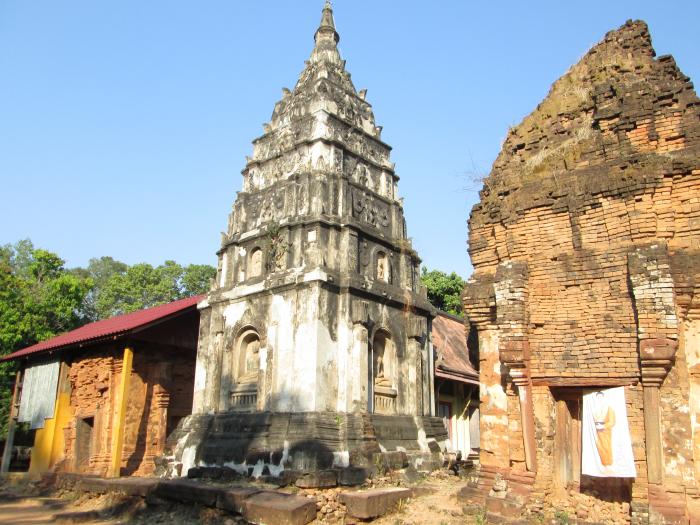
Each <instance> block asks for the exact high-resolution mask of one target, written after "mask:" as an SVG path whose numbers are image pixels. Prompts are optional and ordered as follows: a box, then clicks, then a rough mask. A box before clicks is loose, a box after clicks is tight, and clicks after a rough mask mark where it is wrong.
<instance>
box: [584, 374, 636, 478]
mask: <svg viewBox="0 0 700 525" xmlns="http://www.w3.org/2000/svg"><path fill="white" fill-rule="evenodd" d="M581 440H582V442H583V443H582V444H581V448H582V451H581V474H584V475H586V476H596V477H600V478H613V477H614V478H634V477H635V476H636V475H637V471H636V469H635V467H634V455H633V454H632V439H631V438H630V430H629V425H628V424H627V406H626V404H625V387H617V388H606V389H602V390H591V391H588V392H584V394H583V419H582V421H581Z"/></svg>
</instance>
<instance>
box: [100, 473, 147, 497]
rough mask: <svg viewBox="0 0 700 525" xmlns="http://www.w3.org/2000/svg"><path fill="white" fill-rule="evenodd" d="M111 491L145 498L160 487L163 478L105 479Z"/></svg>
mask: <svg viewBox="0 0 700 525" xmlns="http://www.w3.org/2000/svg"><path fill="white" fill-rule="evenodd" d="M104 481H106V482H107V486H108V487H109V491H110V492H121V493H123V494H126V495H127V496H141V497H142V498H145V497H146V496H148V495H149V494H151V493H152V492H155V490H156V489H157V488H158V484H159V483H160V482H161V480H159V479H156V478H116V479H107V480H104Z"/></svg>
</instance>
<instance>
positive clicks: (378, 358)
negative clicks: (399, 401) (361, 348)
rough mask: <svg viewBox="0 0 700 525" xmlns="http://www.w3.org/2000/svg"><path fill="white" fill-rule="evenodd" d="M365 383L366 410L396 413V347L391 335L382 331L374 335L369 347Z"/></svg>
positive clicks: (378, 412)
mask: <svg viewBox="0 0 700 525" xmlns="http://www.w3.org/2000/svg"><path fill="white" fill-rule="evenodd" d="M368 357H369V363H371V366H368V367H367V368H368V377H367V381H368V383H369V385H368V387H369V388H368V391H369V392H370V396H369V399H368V409H369V411H370V412H374V413H377V414H394V413H396V395H397V391H396V378H397V365H398V363H397V361H396V345H395V344H394V341H393V340H392V338H391V334H390V333H389V332H388V331H386V330H383V329H379V330H377V331H376V332H375V333H374V336H373V337H372V339H371V342H370V345H369V356H368Z"/></svg>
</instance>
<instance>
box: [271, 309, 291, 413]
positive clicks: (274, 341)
mask: <svg viewBox="0 0 700 525" xmlns="http://www.w3.org/2000/svg"><path fill="white" fill-rule="evenodd" d="M293 313H294V304H293V300H292V299H291V298H289V297H286V296H284V295H273V297H272V302H271V304H270V311H269V314H268V319H274V320H275V321H276V322H277V325H276V327H275V329H274V330H271V331H268V345H269V346H270V347H272V349H273V351H274V352H275V364H276V366H275V367H274V370H273V379H272V385H273V387H272V405H271V407H270V408H271V409H272V410H279V411H285V410H291V409H292V406H293V399H292V396H291V395H290V394H291V392H292V391H293V390H294V382H295V377H294V350H295V345H294V339H295V333H294V325H293Z"/></svg>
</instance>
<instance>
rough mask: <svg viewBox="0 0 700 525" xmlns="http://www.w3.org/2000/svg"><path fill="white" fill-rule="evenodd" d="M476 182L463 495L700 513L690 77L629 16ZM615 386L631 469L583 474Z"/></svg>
mask: <svg viewBox="0 0 700 525" xmlns="http://www.w3.org/2000/svg"><path fill="white" fill-rule="evenodd" d="M480 196H481V201H480V202H479V203H478V204H477V205H476V206H474V208H473V209H472V213H471V216H470V219H469V253H470V256H471V260H472V264H473V265H474V270H475V273H474V275H473V277H472V278H471V279H470V280H469V282H468V284H467V287H466V289H465V294H464V308H465V312H467V316H468V319H469V321H470V323H471V326H472V329H473V330H476V331H477V332H478V341H479V358H480V365H481V366H480V371H481V372H480V381H481V452H480V453H481V465H482V468H481V480H480V482H479V485H478V486H476V487H472V488H471V491H470V490H467V491H465V492H467V493H470V494H465V495H471V496H473V497H477V498H482V500H484V499H485V500H486V504H487V507H488V508H489V509H490V511H492V512H496V511H501V512H502V513H504V514H508V515H512V514H513V512H514V508H517V507H518V506H522V505H523V504H524V503H526V502H527V500H528V495H529V496H530V501H529V503H528V505H529V507H527V508H529V509H530V510H536V509H541V508H542V505H548V506H549V508H555V509H557V510H558V511H559V512H567V513H568V514H569V515H570V516H573V515H574V514H575V515H576V516H577V517H578V518H582V519H592V520H594V521H600V522H605V523H619V522H622V523H629V520H630V519H631V523H633V524H634V523H647V522H648V523H687V519H688V516H692V515H695V516H700V491H699V487H698V483H697V481H698V480H699V479H700V427H699V426H698V423H697V422H698V420H700V352H699V350H698V348H700V347H699V344H700V100H698V97H697V95H696V93H695V91H694V89H693V85H692V83H691V82H690V79H689V78H688V77H686V76H685V75H684V74H683V73H682V72H681V71H680V70H679V69H678V67H677V66H676V63H675V61H674V60H673V58H672V57H671V56H661V57H658V58H657V57H656V56H655V52H654V49H653V47H652V45H651V38H650V36H649V31H648V29H647V26H646V24H644V23H643V22H639V21H637V22H631V21H630V22H627V23H626V24H625V25H623V26H622V27H621V28H620V29H618V30H617V31H611V32H610V33H608V34H607V35H606V36H605V38H604V39H603V40H602V41H601V42H600V43H599V44H597V45H596V46H594V47H593V48H592V49H591V50H590V51H589V52H588V53H587V54H586V55H585V56H584V57H583V58H582V59H581V61H580V62H579V63H578V64H576V65H574V66H573V67H572V68H571V69H570V70H569V71H568V72H567V73H566V74H565V75H564V76H563V77H561V78H560V79H559V80H557V81H556V82H555V83H554V85H553V86H552V88H551V90H550V92H549V94H548V95H547V97H546V98H545V99H544V100H543V101H542V102H541V103H540V104H539V105H538V106H537V108H536V109H535V110H534V111H533V112H532V113H531V114H530V115H528V116H527V117H526V118H525V119H524V120H523V121H522V123H520V124H519V125H518V126H516V127H515V128H512V129H511V130H510V131H509V133H508V136H507V138H506V141H505V143H504V145H503V149H502V151H501V153H500V154H499V156H498V158H497V159H496V161H495V163H494V165H493V168H492V170H491V173H490V174H489V176H488V178H487V179H486V181H485V185H484V188H483V190H482V191H481V195H480ZM613 387H618V388H619V387H623V388H624V392H625V400H626V412H627V424H628V427H629V434H630V435H631V442H632V451H631V454H633V458H632V460H633V463H634V467H635V469H636V475H635V477H615V476H614V475H613V476H611V477H607V476H601V475H597V476H594V475H585V473H586V472H585V467H587V466H590V463H591V462H588V463H587V464H584V463H585V462H583V461H582V443H583V441H582V435H583V436H584V437H585V435H586V434H585V430H588V429H590V425H589V426H586V420H585V418H583V414H584V413H585V408H584V403H583V402H582V399H583V396H584V395H586V394H587V393H589V392H591V391H593V392H595V391H600V390H605V389H608V388H613ZM589 399H590V398H589ZM582 427H583V429H584V431H582ZM616 428H620V427H616ZM615 432H623V431H618V430H615ZM616 454H617V452H616Z"/></svg>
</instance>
